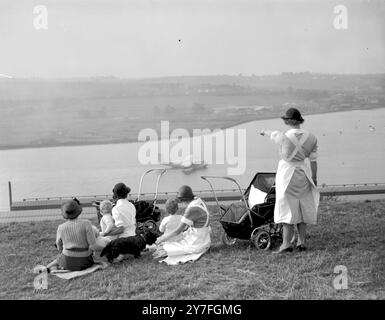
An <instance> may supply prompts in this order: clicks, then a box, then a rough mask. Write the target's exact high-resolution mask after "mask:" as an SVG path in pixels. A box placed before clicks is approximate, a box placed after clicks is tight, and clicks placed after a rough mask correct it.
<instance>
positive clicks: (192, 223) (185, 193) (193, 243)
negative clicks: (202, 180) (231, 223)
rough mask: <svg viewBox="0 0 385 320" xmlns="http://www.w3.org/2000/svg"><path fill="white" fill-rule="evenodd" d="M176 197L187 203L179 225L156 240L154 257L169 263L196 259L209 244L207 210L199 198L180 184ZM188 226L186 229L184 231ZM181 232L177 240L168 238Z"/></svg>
mask: <svg viewBox="0 0 385 320" xmlns="http://www.w3.org/2000/svg"><path fill="white" fill-rule="evenodd" d="M178 199H179V200H180V201H181V202H182V203H185V204H186V205H187V208H186V210H185V212H184V214H183V216H182V218H181V222H180V224H179V226H178V227H177V228H176V229H175V230H174V231H172V232H170V233H167V234H164V235H163V236H161V237H159V238H158V240H157V241H156V244H157V245H158V248H157V250H156V251H155V252H154V258H156V259H157V258H165V259H163V260H162V261H161V262H165V263H167V264H169V265H176V264H178V263H185V262H190V261H195V260H198V259H199V258H200V257H201V256H202V255H203V254H204V253H205V252H206V251H207V250H208V249H209V248H210V245H211V238H210V232H211V228H210V226H209V211H208V210H207V207H206V204H205V203H204V202H203V200H202V199H200V198H195V197H194V194H193V192H192V190H191V188H190V187H189V186H182V187H181V188H180V189H179V192H178ZM186 228H188V229H187V230H186V231H184V230H185V229H186ZM179 234H182V238H181V239H180V240H178V241H169V239H171V238H173V237H175V236H177V235H179Z"/></svg>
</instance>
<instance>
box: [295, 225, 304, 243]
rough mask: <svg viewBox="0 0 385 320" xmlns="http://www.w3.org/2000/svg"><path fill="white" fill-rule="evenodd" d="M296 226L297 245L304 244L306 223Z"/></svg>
mask: <svg viewBox="0 0 385 320" xmlns="http://www.w3.org/2000/svg"><path fill="white" fill-rule="evenodd" d="M297 228H298V242H297V246H305V240H306V239H305V238H306V223H303V222H302V223H299V224H297Z"/></svg>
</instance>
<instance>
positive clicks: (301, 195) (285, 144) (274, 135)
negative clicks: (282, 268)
mask: <svg viewBox="0 0 385 320" xmlns="http://www.w3.org/2000/svg"><path fill="white" fill-rule="evenodd" d="M282 119H283V121H284V123H285V124H286V125H288V126H289V128H290V129H289V130H288V131H286V132H285V133H282V132H279V131H262V132H261V135H263V136H265V135H266V136H269V137H270V139H271V140H273V141H274V142H275V143H277V144H278V145H279V152H280V157H281V160H280V161H279V163H278V169H277V174H276V179H275V188H276V201H275V208H274V222H275V223H282V225H283V242H282V245H281V247H280V248H279V250H278V251H277V252H276V253H283V252H289V251H292V250H293V249H292V247H291V240H292V238H293V235H294V225H296V226H297V229H298V241H297V249H298V250H299V251H304V250H306V247H305V237H306V224H316V223H317V210H318V205H319V192H318V190H317V188H316V185H317V161H316V160H317V138H316V137H315V136H314V135H313V134H312V133H310V132H308V131H306V130H304V129H301V128H300V125H301V124H302V123H303V122H304V119H303V118H302V116H301V113H300V112H299V111H298V110H297V109H295V108H290V109H288V110H287V111H286V114H285V115H284V116H283V117H282ZM309 162H310V163H309Z"/></svg>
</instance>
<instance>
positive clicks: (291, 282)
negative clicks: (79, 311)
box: [0, 201, 385, 299]
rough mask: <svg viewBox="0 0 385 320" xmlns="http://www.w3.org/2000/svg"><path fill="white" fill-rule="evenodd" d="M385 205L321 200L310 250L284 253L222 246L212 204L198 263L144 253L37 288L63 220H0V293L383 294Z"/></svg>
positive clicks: (289, 296) (343, 296)
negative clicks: (341, 283)
mask: <svg viewBox="0 0 385 320" xmlns="http://www.w3.org/2000/svg"><path fill="white" fill-rule="evenodd" d="M384 208H385V201H373V202H349V203H348V202H347V203H340V202H335V201H329V202H327V201H324V202H323V203H322V204H321V206H320V214H319V223H318V224H317V225H316V226H311V227H309V232H308V247H309V250H308V251H307V252H305V253H298V252H296V253H293V254H287V255H281V256H275V255H273V254H272V253H271V251H268V252H262V251H258V250H256V249H255V248H253V247H250V246H249V242H247V241H241V242H239V243H237V244H236V245H234V246H233V247H225V246H224V245H222V243H221V241H220V235H221V233H222V228H221V226H220V223H219V222H218V220H219V215H218V213H215V212H213V216H212V229H213V233H212V247H211V249H210V252H209V253H207V254H205V255H204V256H203V257H202V258H201V259H200V260H199V261H198V262H196V263H193V264H185V265H179V266H174V267H172V266H167V265H163V264H159V263H158V262H156V261H154V260H152V258H151V255H150V254H144V255H143V256H142V257H141V258H140V259H133V258H132V259H129V260H126V261H124V262H122V263H116V264H114V265H112V266H110V267H109V268H107V269H105V270H99V271H97V272H95V273H93V274H91V275H88V276H85V277H83V278H79V279H73V280H70V281H66V280H62V279H59V278H57V277H55V276H49V287H48V289H47V290H40V291H37V290H34V288H33V279H34V277H35V275H34V274H33V273H32V271H31V270H32V269H33V267H34V266H35V265H37V264H42V263H43V264H46V263H48V262H49V261H51V259H52V258H53V257H54V256H55V255H56V253H57V252H56V249H55V248H54V246H53V243H54V239H55V234H56V228H57V225H58V224H59V223H61V221H47V222H31V223H11V224H7V225H1V226H0V239H1V240H0V252H1V261H0V270H1V273H0V299H385V251H384V248H385V235H384V230H385V219H384ZM212 210H213V211H214V210H215V208H212ZM94 222H95V221H94ZM336 265H345V266H346V267H347V269H348V279H349V283H348V286H349V287H348V289H346V290H339V291H337V290H335V289H334V288H333V285H332V282H333V279H334V277H335V276H336V274H333V270H334V267H335V266H336Z"/></svg>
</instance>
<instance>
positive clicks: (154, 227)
mask: <svg viewBox="0 0 385 320" xmlns="http://www.w3.org/2000/svg"><path fill="white" fill-rule="evenodd" d="M143 226H144V227H146V228H148V229H152V230H157V229H158V226H157V225H156V222H155V221H154V220H147V221H146V222H144V223H143Z"/></svg>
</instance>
